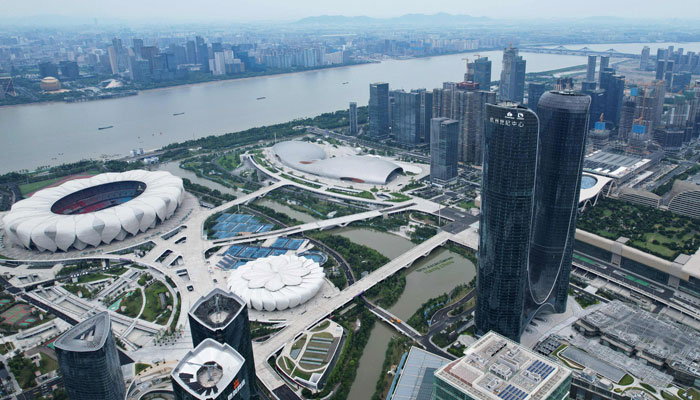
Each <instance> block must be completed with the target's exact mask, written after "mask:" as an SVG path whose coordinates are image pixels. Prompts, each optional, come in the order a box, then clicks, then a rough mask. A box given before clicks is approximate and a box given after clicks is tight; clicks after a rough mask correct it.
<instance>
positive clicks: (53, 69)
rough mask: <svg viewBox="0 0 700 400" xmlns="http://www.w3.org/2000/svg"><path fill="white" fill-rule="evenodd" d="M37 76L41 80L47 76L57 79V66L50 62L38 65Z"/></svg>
mask: <svg viewBox="0 0 700 400" xmlns="http://www.w3.org/2000/svg"><path fill="white" fill-rule="evenodd" d="M39 76H41V77H42V78H46V77H47V76H51V77H54V78H58V66H57V65H56V64H54V63H52V62H51V61H46V62H42V63H39Z"/></svg>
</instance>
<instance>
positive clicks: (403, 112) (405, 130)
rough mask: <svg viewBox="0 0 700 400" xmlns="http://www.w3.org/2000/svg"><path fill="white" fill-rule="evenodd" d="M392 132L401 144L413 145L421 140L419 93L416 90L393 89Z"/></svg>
mask: <svg viewBox="0 0 700 400" xmlns="http://www.w3.org/2000/svg"><path fill="white" fill-rule="evenodd" d="M391 93H392V95H393V98H394V105H393V107H394V112H393V117H394V118H393V121H394V123H393V126H392V132H393V135H394V138H395V140H396V142H397V143H398V144H399V145H401V146H406V147H414V146H416V145H417V144H419V143H420V142H421V135H420V134H421V132H420V122H421V114H420V111H421V95H420V93H418V92H404V91H403V90H394V91H392V92H391Z"/></svg>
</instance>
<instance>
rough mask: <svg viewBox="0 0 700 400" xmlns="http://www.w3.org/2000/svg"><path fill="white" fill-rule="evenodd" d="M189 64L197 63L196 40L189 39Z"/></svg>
mask: <svg viewBox="0 0 700 400" xmlns="http://www.w3.org/2000/svg"><path fill="white" fill-rule="evenodd" d="M186 47H187V64H197V46H196V45H195V43H194V40H188V41H187V46H186Z"/></svg>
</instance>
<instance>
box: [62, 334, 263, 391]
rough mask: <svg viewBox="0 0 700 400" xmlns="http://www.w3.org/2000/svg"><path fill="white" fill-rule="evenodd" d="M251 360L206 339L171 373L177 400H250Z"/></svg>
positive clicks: (229, 348)
mask: <svg viewBox="0 0 700 400" xmlns="http://www.w3.org/2000/svg"><path fill="white" fill-rule="evenodd" d="M247 361H248V360H246V359H245V358H244V357H243V356H241V355H240V354H239V353H238V352H237V351H236V350H235V349H233V348H232V347H231V346H229V345H228V344H225V343H219V342H217V341H216V340H213V339H209V338H207V339H205V340H204V341H202V343H200V344H199V345H198V346H197V347H195V348H194V350H190V351H189V352H187V354H185V356H184V357H183V358H182V359H181V360H180V362H179V363H178V364H177V366H176V367H175V368H173V370H172V372H171V373H170V380H171V382H172V385H173V394H174V395H175V400H204V399H206V400H234V399H235V400H238V399H240V400H248V399H250V398H251V395H252V393H251V387H252V385H253V384H254V383H255V382H251V381H250V380H249V379H250V378H249V377H248V376H247V375H246V369H245V364H246V362H247ZM71 400H72V399H71Z"/></svg>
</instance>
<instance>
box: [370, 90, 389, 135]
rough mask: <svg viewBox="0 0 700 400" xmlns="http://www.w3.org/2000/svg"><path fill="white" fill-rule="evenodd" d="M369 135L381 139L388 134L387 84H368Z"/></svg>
mask: <svg viewBox="0 0 700 400" xmlns="http://www.w3.org/2000/svg"><path fill="white" fill-rule="evenodd" d="M368 111H369V137H370V138H371V139H383V138H386V137H388V136H389V84H388V83H372V84H371V85H369V110H368Z"/></svg>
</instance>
